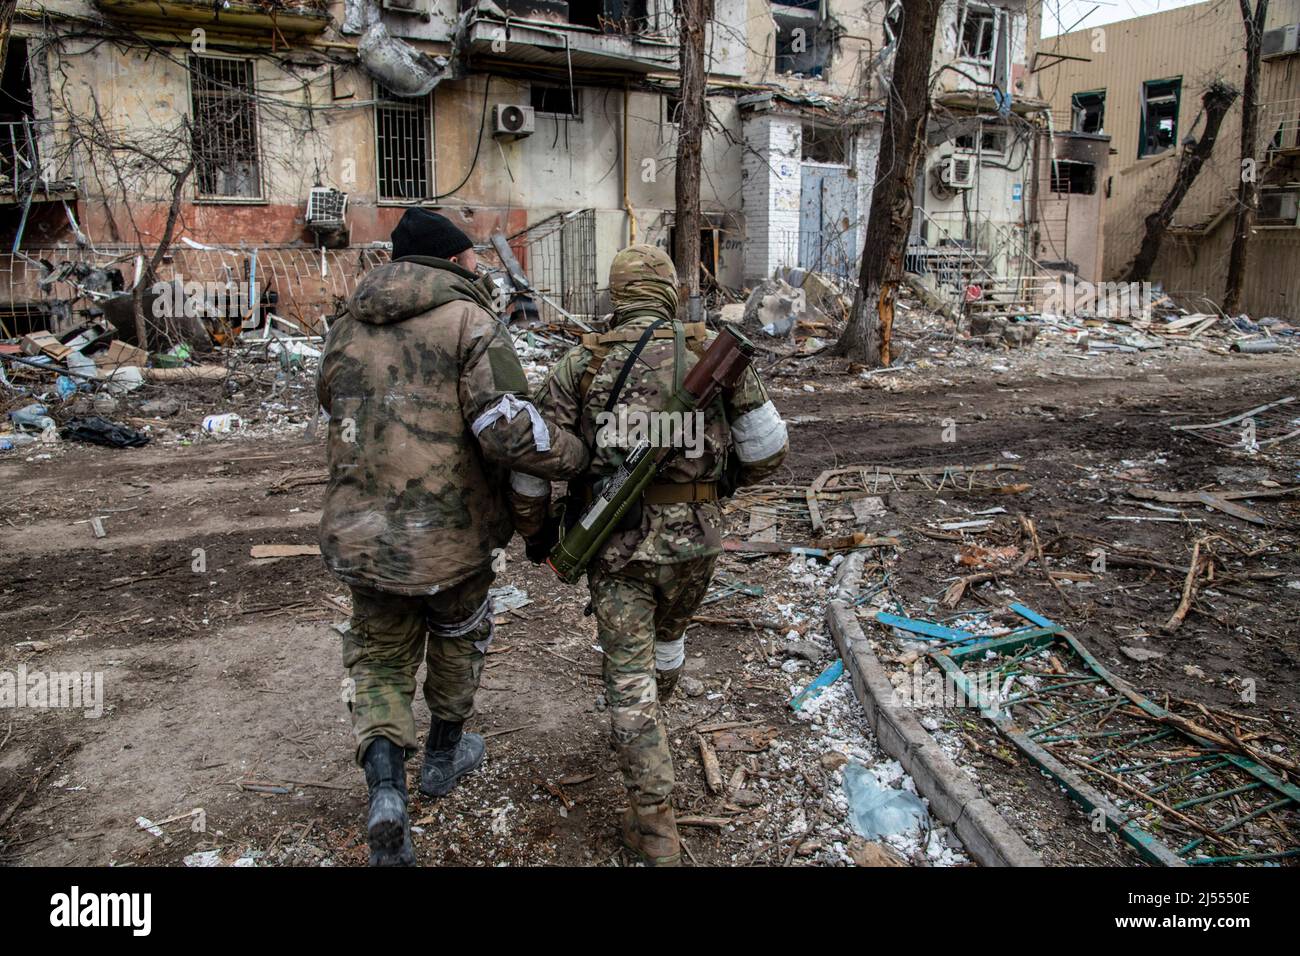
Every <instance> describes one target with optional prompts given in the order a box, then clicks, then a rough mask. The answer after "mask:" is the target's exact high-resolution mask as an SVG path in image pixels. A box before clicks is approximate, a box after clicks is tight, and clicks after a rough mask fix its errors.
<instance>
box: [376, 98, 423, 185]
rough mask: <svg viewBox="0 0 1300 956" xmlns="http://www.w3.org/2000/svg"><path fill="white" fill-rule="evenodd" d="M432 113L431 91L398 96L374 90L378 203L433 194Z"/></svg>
mask: <svg viewBox="0 0 1300 956" xmlns="http://www.w3.org/2000/svg"><path fill="white" fill-rule="evenodd" d="M432 113H433V97H432V95H431V94H430V95H426V96H416V97H401V96H397V95H396V94H394V93H390V92H389V91H388V90H386V89H384V88H383V87H380V88H379V89H378V90H377V91H376V93H375V150H376V153H375V155H376V160H377V164H378V167H379V199H380V201H381V202H382V201H388V202H410V201H413V200H417V199H428V198H429V197H430V196H432V195H433V188H432V183H433V176H432V175H431V172H432V170H431V169H430V167H431V165H432V164H431V162H430V160H431V159H432V158H433V150H432V148H431V146H432V140H433V137H432V134H431V127H432V123H431V122H430V117H431V115H432Z"/></svg>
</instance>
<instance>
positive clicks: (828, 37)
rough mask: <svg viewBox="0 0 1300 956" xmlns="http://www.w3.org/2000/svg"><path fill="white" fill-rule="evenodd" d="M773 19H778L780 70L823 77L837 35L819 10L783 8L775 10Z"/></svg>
mask: <svg viewBox="0 0 1300 956" xmlns="http://www.w3.org/2000/svg"><path fill="white" fill-rule="evenodd" d="M772 19H773V20H774V21H775V22H776V37H775V41H776V57H775V66H776V72H777V73H778V74H781V75H786V74H797V75H799V76H811V77H821V76H822V75H823V74H824V73H825V72H826V69H827V68H828V67H829V66H830V62H831V46H832V44H833V41H834V34H833V33H832V32H831V30H830V29H829V28H828V27H827V26H826V24H825V23H824V22H823V21H822V19H821V16H820V15H819V13H818V11H817V10H816V9H811V10H808V9H803V8H801V7H781V8H779V9H778V10H774V11H773V12H772Z"/></svg>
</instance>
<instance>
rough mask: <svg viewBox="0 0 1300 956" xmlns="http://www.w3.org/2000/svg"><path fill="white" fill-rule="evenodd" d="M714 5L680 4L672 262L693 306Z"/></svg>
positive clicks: (687, 0)
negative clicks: (707, 33)
mask: <svg viewBox="0 0 1300 956" xmlns="http://www.w3.org/2000/svg"><path fill="white" fill-rule="evenodd" d="M712 5H713V4H712V0H677V34H678V41H679V47H678V50H679V53H678V56H679V58H680V60H681V77H682V87H681V119H680V121H679V123H680V125H679V127H678V133H677V169H676V178H675V189H676V196H677V210H676V217H675V219H674V224H675V226H676V238H675V240H674V242H673V261H674V262H675V263H676V265H677V278H678V281H680V282H681V284H682V287H683V289H684V291H685V292H686V296H687V301H688V302H689V301H692V299H693V298H694V297H695V296H698V295H699V293H700V148H701V144H702V142H703V139H704V116H705V110H706V103H705V93H706V88H705V85H706V79H705V75H704V23H705V21H706V20H707V19H708V18H709V16H711V14H712V10H711V7H712Z"/></svg>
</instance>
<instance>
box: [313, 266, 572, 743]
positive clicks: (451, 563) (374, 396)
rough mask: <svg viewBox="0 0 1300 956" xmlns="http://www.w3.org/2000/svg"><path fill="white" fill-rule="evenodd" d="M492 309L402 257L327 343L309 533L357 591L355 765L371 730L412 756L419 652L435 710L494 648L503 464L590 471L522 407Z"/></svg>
mask: <svg viewBox="0 0 1300 956" xmlns="http://www.w3.org/2000/svg"><path fill="white" fill-rule="evenodd" d="M490 310H491V299H490V297H489V296H488V293H487V291H486V289H485V288H484V287H483V286H482V285H481V284H480V283H479V282H478V281H477V279H476V277H475V276H474V274H473V273H471V272H468V271H466V270H465V269H462V268H460V267H459V266H457V265H455V264H454V263H451V262H448V261H445V260H442V259H423V258H416V257H408V258H406V259H403V260H401V261H399V262H394V263H390V264H387V265H384V266H381V267H379V268H377V269H375V270H374V271H373V272H371V273H369V274H368V275H367V276H366V277H365V278H364V279H363V280H362V281H361V284H360V285H359V286H358V287H357V290H356V292H355V293H354V295H353V296H352V299H351V300H350V301H349V303H348V309H347V315H346V316H345V317H344V318H342V319H340V320H339V321H338V322H336V323H335V325H334V326H333V328H332V329H331V330H330V335H329V340H328V341H327V343H326V345H325V354H324V356H323V357H322V359H321V365H320V373H319V380H318V382H317V394H318V397H319V399H320V404H321V406H322V407H323V408H324V409H326V410H327V411H328V412H329V414H330V426H329V439H328V446H327V456H328V460H329V471H330V479H329V485H328V487H327V489H326V491H325V503H324V509H323V514H322V517H321V527H320V540H321V552H322V554H323V555H324V557H325V563H326V564H327V565H328V566H329V568H330V570H331V571H333V572H334V573H335V574H336V575H338V576H339V577H340V578H342V579H343V580H344V581H345V582H347V584H348V585H350V586H351V589H352V594H353V616H352V621H351V625H350V627H349V629H348V631H347V633H346V635H345V636H344V639H343V664H344V666H345V667H346V668H347V670H348V675H349V679H350V682H351V685H352V687H351V690H352V693H351V695H350V696H351V698H352V699H351V701H350V702H349V708H350V710H351V711H352V726H353V730H354V732H355V734H356V743H357V751H356V753H357V760H358V762H360V761H361V759H362V757H363V756H364V754H365V751H366V748H367V746H368V745H369V744H370V742H371V741H372V740H374V739H375V738H377V737H386V738H388V739H389V740H391V741H392V742H393V743H395V744H397V745H398V746H400V747H402V748H404V749H405V751H406V752H407V753H408V754H409V753H410V752H411V751H413V750H414V748H415V747H416V745H417V739H416V728H415V722H414V719H413V717H412V715H411V699H412V697H413V695H414V693H415V679H416V672H417V670H418V669H419V665H420V659H421V657H424V659H425V661H426V663H427V665H428V667H427V674H426V677H425V684H424V696H425V700H426V701H427V702H428V705H429V710H430V711H431V712H432V714H433V716H434V717H435V718H436V719H440V720H444V721H452V722H461V721H464V720H465V719H467V718H468V717H469V716H470V715H471V714H472V713H473V706H474V692H475V691H476V690H477V688H478V682H479V676H480V674H481V672H482V668H483V657H484V653H485V651H486V648H487V645H488V642H489V641H491V639H492V615H491V614H490V613H489V607H488V601H487V592H488V587H489V586H490V585H491V583H492V578H493V574H492V568H491V563H492V554H493V551H494V549H497V548H501V547H503V546H504V545H505V544H506V543H507V542H508V541H509V540H510V536H511V534H512V529H511V525H510V515H509V509H508V506H507V503H506V497H505V492H504V489H505V487H506V485H507V484H508V479H507V475H506V469H507V468H513V469H518V470H519V471H520V472H526V473H529V474H534V475H540V476H542V477H544V478H557V479H558V478H566V477H569V476H571V475H574V474H576V473H578V472H579V471H580V470H581V469H582V468H583V466H585V464H586V463H587V458H588V455H587V451H586V449H585V448H584V447H583V446H582V443H581V442H580V441H579V440H578V439H577V438H575V437H574V436H573V435H571V434H569V433H568V432H565V431H562V430H559V429H556V428H554V427H552V426H548V425H547V424H546V423H545V422H544V421H542V419H541V417H540V416H539V415H538V413H537V410H536V409H535V408H534V407H533V406H532V405H531V403H529V401H528V397H527V381H526V379H525V377H524V372H523V369H522V367H521V366H520V364H519V358H518V356H517V355H516V354H515V350H514V346H513V345H512V344H511V341H510V338H509V336H508V335H507V334H506V332H505V330H504V328H503V327H502V326H501V325H500V324H499V323H498V322H497V321H496V320H495V319H494V318H493V316H492V314H491V311H490ZM514 480H518V479H514ZM426 633H427V634H428V636H429V640H428V641H427V646H426Z"/></svg>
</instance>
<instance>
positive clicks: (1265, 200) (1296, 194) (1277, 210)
mask: <svg viewBox="0 0 1300 956" xmlns="http://www.w3.org/2000/svg"><path fill="white" fill-rule="evenodd" d="M1259 221H1260V223H1261V224H1267V225H1270V226H1294V225H1297V224H1300V189H1295V188H1292V189H1263V190H1261V191H1260V194H1259Z"/></svg>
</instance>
